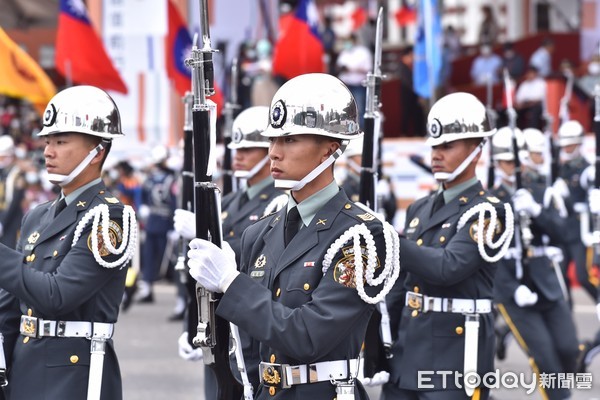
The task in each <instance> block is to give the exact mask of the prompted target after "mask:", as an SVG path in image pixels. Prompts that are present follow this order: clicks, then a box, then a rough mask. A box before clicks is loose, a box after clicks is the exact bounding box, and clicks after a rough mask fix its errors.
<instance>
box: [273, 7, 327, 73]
mask: <svg viewBox="0 0 600 400" xmlns="http://www.w3.org/2000/svg"><path fill="white" fill-rule="evenodd" d="M284 18H285V19H284ZM281 22H285V26H280V32H279V33H280V36H279V40H278V41H277V43H276V44H275V48H274V49H273V75H281V76H283V77H284V78H286V79H291V78H293V77H295V76H298V75H302V74H307V73H310V72H325V64H324V63H323V56H324V50H323V42H322V41H321V38H320V36H319V33H318V25H317V24H318V15H317V8H316V6H315V4H314V2H313V0H300V3H298V6H297V8H296V11H295V12H294V15H293V17H291V18H286V17H283V18H282V21H281ZM281 25H283V24H281Z"/></svg>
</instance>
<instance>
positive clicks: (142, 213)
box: [137, 204, 150, 221]
mask: <svg viewBox="0 0 600 400" xmlns="http://www.w3.org/2000/svg"><path fill="white" fill-rule="evenodd" d="M137 215H138V217H139V218H140V219H141V220H143V221H145V220H146V219H148V216H149V215H150V207H148V206H147V205H146V204H142V205H141V206H140V209H139V210H138V212H137Z"/></svg>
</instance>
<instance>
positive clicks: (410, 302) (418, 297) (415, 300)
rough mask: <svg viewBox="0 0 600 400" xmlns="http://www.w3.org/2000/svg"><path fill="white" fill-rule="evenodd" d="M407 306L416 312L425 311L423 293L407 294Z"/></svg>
mask: <svg viewBox="0 0 600 400" xmlns="http://www.w3.org/2000/svg"><path fill="white" fill-rule="evenodd" d="M406 305H407V306H409V307H410V308H412V309H414V310H418V311H421V310H423V295H422V294H421V293H415V292H406Z"/></svg>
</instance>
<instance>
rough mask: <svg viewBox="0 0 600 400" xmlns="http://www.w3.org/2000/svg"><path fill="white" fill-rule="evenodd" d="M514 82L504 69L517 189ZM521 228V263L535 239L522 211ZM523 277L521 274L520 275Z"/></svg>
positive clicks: (518, 167)
mask: <svg viewBox="0 0 600 400" xmlns="http://www.w3.org/2000/svg"><path fill="white" fill-rule="evenodd" d="M512 85H513V83H512V81H511V78H510V76H509V74H508V70H507V69H504V89H505V92H506V113H507V116H508V126H509V128H510V130H511V131H512V151H513V157H514V163H515V188H516V190H519V189H522V188H523V176H522V169H521V159H520V158H519V144H518V142H517V134H516V127H517V112H516V111H515V109H514V107H513V102H512V93H513V87H512ZM518 220H519V229H515V241H516V243H517V248H518V249H519V251H520V253H521V254H520V260H521V263H523V264H525V263H526V262H527V260H528V258H529V253H530V251H529V250H530V247H531V241H532V240H533V234H532V232H531V218H530V217H529V215H527V213H524V212H521V213H519V215H518ZM521 275H522V271H521ZM519 278H521V276H519Z"/></svg>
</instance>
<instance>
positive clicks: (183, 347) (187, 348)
mask: <svg viewBox="0 0 600 400" xmlns="http://www.w3.org/2000/svg"><path fill="white" fill-rule="evenodd" d="M177 345H178V346H179V357H181V358H183V359H184V360H186V361H199V360H202V349H201V348H199V347H198V348H197V349H195V348H193V347H192V345H191V344H190V343H189V342H188V333H187V332H183V333H182V334H181V336H179V339H177Z"/></svg>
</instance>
